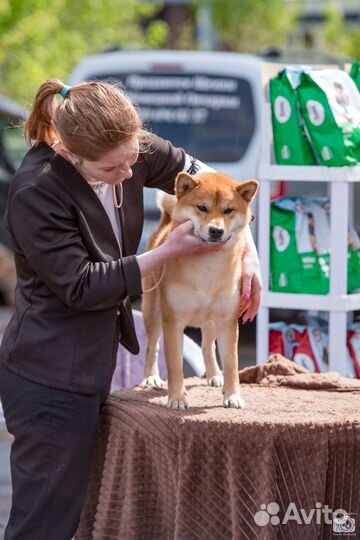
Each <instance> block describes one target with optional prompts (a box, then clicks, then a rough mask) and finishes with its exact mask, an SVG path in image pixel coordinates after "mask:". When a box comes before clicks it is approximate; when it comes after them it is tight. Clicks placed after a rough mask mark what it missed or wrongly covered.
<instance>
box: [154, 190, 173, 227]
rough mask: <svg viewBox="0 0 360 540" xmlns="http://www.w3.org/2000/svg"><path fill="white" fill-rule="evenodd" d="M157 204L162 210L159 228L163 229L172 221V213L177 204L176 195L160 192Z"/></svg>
mask: <svg viewBox="0 0 360 540" xmlns="http://www.w3.org/2000/svg"><path fill="white" fill-rule="evenodd" d="M156 202H157V205H158V207H159V208H160V210H161V218H160V223H159V228H162V227H164V226H165V225H167V224H168V223H170V221H171V216H172V212H173V209H174V206H175V203H176V197H175V195H170V194H169V193H164V191H159V192H158V195H157V198H156Z"/></svg>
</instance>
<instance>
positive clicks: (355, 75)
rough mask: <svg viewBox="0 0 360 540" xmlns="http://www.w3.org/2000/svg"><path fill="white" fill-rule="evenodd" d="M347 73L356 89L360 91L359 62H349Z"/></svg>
mask: <svg viewBox="0 0 360 540" xmlns="http://www.w3.org/2000/svg"><path fill="white" fill-rule="evenodd" d="M349 75H350V77H351V78H352V80H353V81H354V83H355V84H356V87H357V89H358V90H359V91H360V62H353V63H352V64H351V68H350V73H349Z"/></svg>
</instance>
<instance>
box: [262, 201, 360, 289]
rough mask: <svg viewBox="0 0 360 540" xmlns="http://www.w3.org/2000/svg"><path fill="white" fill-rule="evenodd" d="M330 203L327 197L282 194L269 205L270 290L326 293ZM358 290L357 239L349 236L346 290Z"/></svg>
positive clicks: (359, 247)
mask: <svg viewBox="0 0 360 540" xmlns="http://www.w3.org/2000/svg"><path fill="white" fill-rule="evenodd" d="M329 215H330V202H329V199H328V198H327V197H285V198H282V199H278V200H277V201H274V202H273V203H272V204H271V217H270V220H271V224H270V235H271V236H270V273H271V290H272V291H274V292H286V293H298V294H328V293H329V288H330V248H331V246H330V219H329ZM359 290H360V239H359V236H358V234H357V233H356V231H355V230H354V229H350V230H349V235H348V293H353V292H358V291H359Z"/></svg>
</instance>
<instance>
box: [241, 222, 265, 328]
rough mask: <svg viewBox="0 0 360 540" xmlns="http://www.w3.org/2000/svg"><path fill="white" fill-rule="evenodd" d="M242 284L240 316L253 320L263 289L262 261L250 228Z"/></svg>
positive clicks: (244, 321) (245, 321) (243, 263)
mask: <svg viewBox="0 0 360 540" xmlns="http://www.w3.org/2000/svg"><path fill="white" fill-rule="evenodd" d="M241 281H242V285H241V304H240V311H239V318H241V319H242V323H243V324H245V323H247V322H249V321H250V322H252V321H253V320H254V317H255V315H256V314H257V312H258V310H259V307H260V302H261V291H262V279H261V271H260V261H259V257H258V254H257V251H256V247H255V244H254V241H253V239H252V236H251V232H250V229H248V233H247V246H246V250H245V254H244V256H243V260H242V280H241Z"/></svg>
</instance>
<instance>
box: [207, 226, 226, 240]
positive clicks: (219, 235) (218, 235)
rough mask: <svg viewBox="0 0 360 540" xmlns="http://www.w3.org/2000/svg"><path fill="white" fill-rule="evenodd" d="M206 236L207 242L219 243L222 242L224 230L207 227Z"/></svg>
mask: <svg viewBox="0 0 360 540" xmlns="http://www.w3.org/2000/svg"><path fill="white" fill-rule="evenodd" d="M208 235H209V236H208V242H220V241H221V240H223V236H224V229H222V228H221V227H209V229H208Z"/></svg>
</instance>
